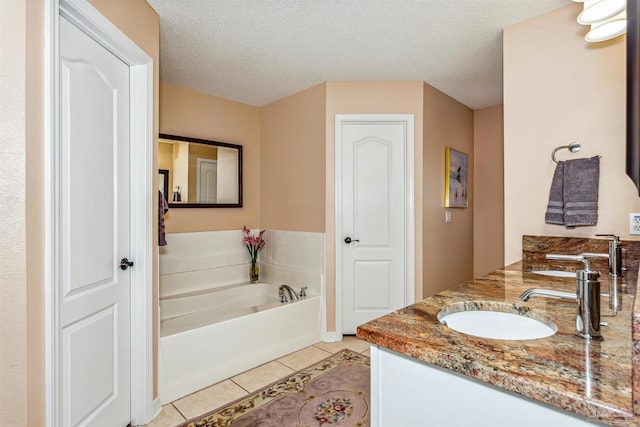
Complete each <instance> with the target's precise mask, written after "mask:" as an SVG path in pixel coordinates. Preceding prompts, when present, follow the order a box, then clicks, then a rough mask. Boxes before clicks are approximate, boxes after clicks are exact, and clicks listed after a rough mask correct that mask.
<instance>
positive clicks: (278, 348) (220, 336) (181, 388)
mask: <svg viewBox="0 0 640 427" xmlns="http://www.w3.org/2000/svg"><path fill="white" fill-rule="evenodd" d="M265 288H270V292H268V291H269V289H265ZM237 290H238V291H239V293H240V299H242V297H243V296H246V297H247V298H248V299H249V300H251V298H252V297H251V296H250V295H247V291H250V292H262V290H264V291H265V295H264V296H265V297H268V295H266V294H269V295H273V298H274V299H276V300H277V298H278V296H277V291H278V285H267V284H245V285H240V286H239V287H238V288H237ZM214 292H216V291H214ZM223 292H225V291H223ZM226 297H228V298H232V299H238V298H237V297H229V295H226ZM240 302H242V301H240ZM252 302H253V301H250V303H252ZM226 308H227V309H229V307H226ZM236 309H237V310H236ZM216 310H217V309H215V308H214V309H213V310H212V311H213V312H214V313H215V311H216ZM221 310H222V309H221ZM320 310H321V304H320V296H319V295H313V296H308V297H307V298H305V299H303V300H300V301H297V302H294V303H289V304H280V303H279V302H277V303H273V302H267V304H265V305H264V306H254V307H246V306H245V308H244V309H243V308H240V307H236V308H235V309H231V312H234V311H235V312H234V313H232V314H235V315H237V317H233V318H230V319H226V320H223V321H219V322H217V323H212V324H208V325H205V326H198V327H195V328H193V329H187V330H183V331H182V332H179V333H174V334H173V335H168V336H163V337H161V338H160V352H159V372H158V392H159V396H160V401H161V403H162V404H163V405H164V404H166V403H169V402H172V401H174V400H176V399H179V398H181V397H183V396H186V395H187V394H190V393H193V392H195V391H197V390H200V389H202V388H205V387H207V386H210V385H212V384H215V383H217V382H220V381H222V380H225V379H227V378H230V377H232V376H234V375H237V374H239V373H241V372H244V371H247V370H249V369H252V368H255V367H256V366H259V365H262V364H263V363H266V362H268V361H270V360H273V359H277V358H279V357H282V356H284V355H286V354H289V353H292V352H295V351H297V350H300V349H302V348H304V347H307V346H310V345H312V344H314V343H316V342H318V341H320V337H321V331H320V317H321V316H320ZM238 311H239V312H240V313H241V314H239V312H238ZM191 316H192V317H193V318H194V319H193V320H195V321H197V322H200V323H206V320H207V319H206V317H207V316H206V313H205V316H202V315H201V314H200V313H192V314H191ZM169 321H170V322H171V321H178V323H179V318H178V317H176V318H173V319H170V320H169ZM179 326H180V327H183V326H184V325H179ZM176 329H179V328H176ZM161 330H162V326H161Z"/></svg>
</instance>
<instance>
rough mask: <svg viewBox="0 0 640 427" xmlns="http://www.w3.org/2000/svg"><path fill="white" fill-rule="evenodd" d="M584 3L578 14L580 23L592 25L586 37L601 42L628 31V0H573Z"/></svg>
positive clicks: (589, 40)
mask: <svg viewBox="0 0 640 427" xmlns="http://www.w3.org/2000/svg"><path fill="white" fill-rule="evenodd" d="M573 1H574V2H576V3H584V5H583V10H582V13H580V15H578V19H577V21H578V23H579V24H582V25H590V26H591V30H590V31H589V32H588V33H587V35H586V36H585V37H584V39H585V40H586V41H588V42H601V41H605V40H610V39H612V38H615V37H618V36H620V35H622V34H624V33H625V32H626V31H627V12H626V9H627V1H626V0H573Z"/></svg>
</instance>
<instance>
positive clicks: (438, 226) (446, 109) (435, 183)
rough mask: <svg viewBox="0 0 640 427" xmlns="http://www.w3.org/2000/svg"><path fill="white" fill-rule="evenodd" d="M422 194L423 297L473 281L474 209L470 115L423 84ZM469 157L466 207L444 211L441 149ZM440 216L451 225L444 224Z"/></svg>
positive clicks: (461, 105) (449, 98)
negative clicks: (448, 219)
mask: <svg viewBox="0 0 640 427" xmlns="http://www.w3.org/2000/svg"><path fill="white" fill-rule="evenodd" d="M423 91H424V131H423V132H424V137H423V138H424V152H423V153H422V157H421V159H422V163H423V170H424V180H423V181H424V189H423V191H424V195H423V199H422V215H421V216H416V218H422V223H423V230H422V247H423V248H424V249H423V250H424V252H423V254H422V264H423V271H424V276H423V280H422V287H423V296H424V297H428V296H430V295H433V294H435V293H438V292H440V291H442V290H445V289H447V288H450V287H451V286H454V285H457V284H458V283H461V282H464V281H466V280H470V279H472V278H473V212H474V206H475V197H474V188H475V184H474V182H473V179H472V177H473V176H474V149H473V111H472V110H471V109H470V108H468V107H466V106H465V105H463V104H461V103H459V102H458V101H456V100H455V99H453V98H451V97H449V96H447V95H445V94H444V93H442V92H440V91H438V90H437V89H434V88H433V87H431V86H429V85H428V84H424V85H423ZM446 147H451V148H454V149H456V150H458V151H462V152H463V153H466V154H468V155H469V158H468V161H469V183H468V197H469V199H468V201H469V203H468V207H467V208H445V207H444V191H445V190H444V184H445V160H444V159H445V148H446ZM445 211H450V212H451V217H452V222H451V223H445Z"/></svg>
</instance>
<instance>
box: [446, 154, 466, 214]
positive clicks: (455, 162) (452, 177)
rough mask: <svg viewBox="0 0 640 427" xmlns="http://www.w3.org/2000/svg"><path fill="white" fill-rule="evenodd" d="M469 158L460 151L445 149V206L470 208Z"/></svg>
mask: <svg viewBox="0 0 640 427" xmlns="http://www.w3.org/2000/svg"><path fill="white" fill-rule="evenodd" d="M468 160H469V157H468V156H467V155H466V154H465V153H462V152H460V151H457V150H454V149H453V148H449V147H447V148H446V149H445V187H444V206H445V207H446V208H466V207H467V206H468V194H467V177H468V175H469V165H468Z"/></svg>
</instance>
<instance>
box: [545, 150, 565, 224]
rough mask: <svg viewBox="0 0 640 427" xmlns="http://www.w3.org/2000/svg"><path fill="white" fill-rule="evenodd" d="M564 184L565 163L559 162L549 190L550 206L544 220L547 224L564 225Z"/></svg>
mask: <svg viewBox="0 0 640 427" xmlns="http://www.w3.org/2000/svg"><path fill="white" fill-rule="evenodd" d="M563 183H564V161H559V162H558V164H557V165H556V170H555V172H554V173H553V179H552V180H551V190H549V204H548V205H547V212H546V214H545V216H544V220H545V222H546V223H547V224H558V225H564V198H563V195H562V189H563Z"/></svg>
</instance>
